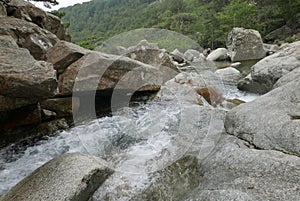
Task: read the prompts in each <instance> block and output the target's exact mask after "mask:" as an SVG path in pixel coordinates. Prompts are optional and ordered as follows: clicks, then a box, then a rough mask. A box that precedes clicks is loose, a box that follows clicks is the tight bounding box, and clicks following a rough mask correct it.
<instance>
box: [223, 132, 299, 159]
mask: <svg viewBox="0 0 300 201" xmlns="http://www.w3.org/2000/svg"><path fill="white" fill-rule="evenodd" d="M226 133H227V132H226ZM227 134H228V135H232V134H230V133H227ZM233 136H235V135H233ZM236 137H237V138H239V139H240V140H242V141H245V142H246V143H245V145H246V146H247V147H249V148H250V149H256V150H264V151H278V152H281V153H283V154H287V155H290V156H297V157H300V154H297V153H293V152H289V151H286V150H283V149H279V148H272V149H264V148H261V147H258V146H257V145H255V144H253V143H252V142H251V141H249V140H247V139H246V138H244V137H242V136H241V135H237V136H236Z"/></svg>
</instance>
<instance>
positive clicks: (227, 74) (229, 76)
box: [215, 67, 242, 85]
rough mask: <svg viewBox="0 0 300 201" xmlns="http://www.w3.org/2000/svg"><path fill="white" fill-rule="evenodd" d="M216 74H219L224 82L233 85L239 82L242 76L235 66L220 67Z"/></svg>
mask: <svg viewBox="0 0 300 201" xmlns="http://www.w3.org/2000/svg"><path fill="white" fill-rule="evenodd" d="M215 74H216V75H218V76H219V77H220V78H221V79H222V81H223V82H224V83H226V84H231V85H235V84H237V83H238V81H239V80H240V79H241V78H242V74H241V72H240V71H239V70H237V69H236V68H233V67H227V68H222V69H218V70H216V72H215Z"/></svg>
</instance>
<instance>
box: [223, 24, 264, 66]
mask: <svg viewBox="0 0 300 201" xmlns="http://www.w3.org/2000/svg"><path fill="white" fill-rule="evenodd" d="M226 46H227V49H228V52H229V55H230V57H231V60H232V61H233V62H235V61H246V60H255V59H261V58H264V57H265V56H266V53H265V50H264V46H263V41H262V39H261V36H260V34H259V32H258V31H255V30H253V29H244V28H238V27H236V28H233V30H232V31H231V32H230V33H229V35H228V40H227V44H226Z"/></svg>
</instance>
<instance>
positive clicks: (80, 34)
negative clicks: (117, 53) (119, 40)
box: [59, 0, 300, 48]
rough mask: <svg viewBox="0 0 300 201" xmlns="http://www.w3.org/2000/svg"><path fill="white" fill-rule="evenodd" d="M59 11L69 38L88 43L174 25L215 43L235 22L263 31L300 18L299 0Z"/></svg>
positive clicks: (146, 1)
mask: <svg viewBox="0 0 300 201" xmlns="http://www.w3.org/2000/svg"><path fill="white" fill-rule="evenodd" d="M59 11H60V12H65V13H66V15H65V16H64V17H63V18H62V20H63V21H64V22H68V23H70V27H69V31H70V33H71V35H72V37H73V41H74V42H76V43H78V44H80V45H83V46H86V47H90V48H93V47H95V46H97V45H99V44H101V43H102V42H103V41H104V40H106V39H108V38H110V37H112V36H115V35H117V34H120V33H123V32H125V31H129V30H133V29H138V28H163V29H168V30H173V31H176V32H179V33H182V34H185V35H187V36H188V37H190V38H192V39H193V40H195V41H197V42H198V43H199V44H201V45H203V46H205V47H213V48H214V47H216V46H221V45H224V43H225V41H226V37H227V33H228V32H229V31H230V30H231V29H232V28H233V27H235V26H242V27H245V28H253V29H257V30H259V31H260V32H261V33H262V34H263V35H264V34H266V33H269V32H270V31H272V30H274V29H276V28H279V27H281V26H283V25H285V24H287V25H289V26H290V27H291V28H293V29H296V28H297V27H299V20H300V14H299V13H300V2H299V1H298V0H290V1H289V2H287V1H285V0H264V1H262V0H251V1H249V0H93V1H91V2H86V3H83V4H77V5H74V6H71V7H67V8H63V9H60V10H59Z"/></svg>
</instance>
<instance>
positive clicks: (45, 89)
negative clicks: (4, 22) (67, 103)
mask: <svg viewBox="0 0 300 201" xmlns="http://www.w3.org/2000/svg"><path fill="white" fill-rule="evenodd" d="M0 29H1V28H0ZM0 51H1V54H0V61H1V63H0V83H1V84H0V94H1V95H4V96H9V97H14V98H28V99H32V98H34V99H44V98H48V97H51V96H54V95H55V94H56V92H57V79H56V71H55V70H54V69H53V65H52V64H50V63H47V62H45V61H36V60H35V59H34V58H33V57H32V56H31V55H30V53H29V51H28V50H27V49H23V48H0Z"/></svg>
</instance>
